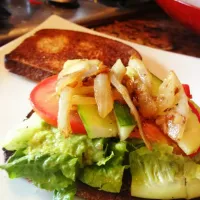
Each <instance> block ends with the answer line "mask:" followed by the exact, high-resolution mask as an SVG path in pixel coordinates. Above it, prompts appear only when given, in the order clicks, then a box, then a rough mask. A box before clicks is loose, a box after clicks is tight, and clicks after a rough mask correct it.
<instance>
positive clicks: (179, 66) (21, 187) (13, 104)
mask: <svg viewBox="0 0 200 200" xmlns="http://www.w3.org/2000/svg"><path fill="white" fill-rule="evenodd" d="M44 28H57V29H70V30H77V31H84V32H89V33H93V34H96V35H101V36H105V37H108V38H112V39H115V40H118V41H121V42H123V43H126V44H128V45H130V46H132V47H134V48H135V49H137V50H138V51H139V52H140V54H141V55H142V57H143V60H144V62H145V64H146V66H147V67H148V68H149V69H150V70H151V71H152V72H153V73H154V74H155V75H157V76H158V77H160V78H163V77H164V76H165V75H166V72H167V71H168V70H174V71H175V72H176V73H177V74H178V77H179V78H180V80H181V82H182V83H187V84H189V85H190V87H191V92H192V94H193V98H194V100H196V102H197V103H199V104H200V102H198V100H200V92H199V85H200V59H198V58H194V57H189V56H184V55H180V54H175V53H170V52H165V51H161V50H157V49H153V48H149V47H145V46H142V45H138V44H134V43H131V42H127V41H124V40H120V39H116V38H113V37H111V36H108V35H105V34H100V33H97V32H95V31H92V30H89V29H86V28H84V27H81V26H78V25H76V24H73V23H71V22H69V21H67V20H64V19H62V18H60V17H58V16H55V15H53V16H51V17H49V18H48V19H47V20H46V21H45V22H44V23H42V24H41V25H40V26H38V27H37V28H36V29H34V30H33V31H31V32H29V33H27V34H25V35H24V36H22V37H20V38H18V39H16V40H14V41H12V42H10V43H9V44H7V45H5V46H3V47H1V48H0V128H1V129H0V130H1V131H0V142H2V141H3V139H4V137H5V134H6V132H7V131H8V130H9V129H10V128H12V127H14V126H16V125H17V124H18V123H19V122H21V121H22V120H23V118H24V117H25V116H26V114H27V113H28V112H29V111H30V110H31V106H30V104H29V100H28V98H29V93H30V91H31V89H32V88H33V87H34V85H35V83H34V82H31V81H29V80H27V79H24V78H23V77H21V76H17V75H14V74H11V73H9V72H8V71H7V70H6V69H5V68H4V55H5V54H6V53H8V52H10V51H11V50H12V49H14V48H15V47H16V46H18V45H19V44H20V43H21V42H22V41H23V40H24V39H25V38H26V37H28V36H30V35H32V34H33V33H34V32H35V31H37V30H39V29H44ZM183 45H184V44H183ZM0 163H3V152H2V150H0ZM0 199H1V200H33V199H34V200H50V199H52V194H51V193H50V192H46V191H42V190H40V189H37V188H36V187H34V186H33V185H32V184H30V183H28V182H27V181H26V180H23V179H17V180H9V179H8V177H7V174H6V173H5V172H3V171H0Z"/></svg>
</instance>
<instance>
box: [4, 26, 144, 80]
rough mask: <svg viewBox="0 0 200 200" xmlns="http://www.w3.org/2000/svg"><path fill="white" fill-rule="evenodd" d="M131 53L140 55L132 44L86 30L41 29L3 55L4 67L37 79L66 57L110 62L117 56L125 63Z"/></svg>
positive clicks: (54, 71)
mask: <svg viewBox="0 0 200 200" xmlns="http://www.w3.org/2000/svg"><path fill="white" fill-rule="evenodd" d="M131 55H135V56H136V57H138V58H141V56H140V54H139V53H138V52H137V51H136V50H135V49H133V48H132V47H130V46H128V45H126V44H123V43H120V42H118V41H115V40H111V39H108V38H104V37H100V36H96V35H92V34H89V33H84V32H78V31H70V30H58V29H43V30H40V31H38V32H36V33H35V34H34V35H33V36H31V37H29V38H27V39H26V40H24V41H23V42H22V43H21V44H20V45H19V46H18V47H17V48H16V49H14V50H13V51H12V52H10V53H9V54H7V55H6V56H5V66H6V68H7V69H8V70H9V71H11V72H13V73H16V74H19V75H22V76H25V77H27V78H29V79H32V80H35V81H40V80H42V79H44V78H46V77H48V76H50V75H53V74H57V73H59V72H60V71H61V69H62V67H63V64H64V62H65V61H66V60H68V59H99V60H101V61H102V62H104V64H105V65H107V66H110V67H111V66H112V65H113V64H114V63H115V62H116V60H117V59H118V58H120V59H121V60H122V62H123V63H124V64H125V65H126V64H127V63H128V60H129V58H130V56H131Z"/></svg>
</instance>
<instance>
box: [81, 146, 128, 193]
mask: <svg viewBox="0 0 200 200" xmlns="http://www.w3.org/2000/svg"><path fill="white" fill-rule="evenodd" d="M126 151H127V149H126V142H110V144H109V147H108V152H111V153H110V155H109V156H108V157H107V158H105V159H104V160H102V161H101V162H100V161H99V162H98V163H97V164H98V165H99V166H97V165H92V166H89V167H85V168H84V169H82V170H81V172H80V174H79V177H78V178H79V179H80V180H81V181H82V182H83V183H85V184H87V185H90V186H92V187H95V188H98V189H100V190H104V191H107V192H114V193H118V192H120V189H121V185H122V178H123V174H124V169H125V166H124V165H123V160H124V154H125V152H126Z"/></svg>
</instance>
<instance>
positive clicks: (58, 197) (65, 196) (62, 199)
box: [53, 184, 76, 200]
mask: <svg viewBox="0 0 200 200" xmlns="http://www.w3.org/2000/svg"><path fill="white" fill-rule="evenodd" d="M75 194H76V185H75V184H72V185H70V186H69V187H67V188H64V189H61V190H55V191H54V194H53V200H73V199H74V196H75Z"/></svg>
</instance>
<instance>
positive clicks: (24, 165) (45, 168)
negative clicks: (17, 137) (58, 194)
mask: <svg viewBox="0 0 200 200" xmlns="http://www.w3.org/2000/svg"><path fill="white" fill-rule="evenodd" d="M19 154H21V157H19ZM0 168H1V169H4V170H6V171H7V173H8V175H9V177H10V178H19V177H22V178H26V179H29V180H31V181H32V182H33V183H34V184H35V185H36V186H37V187H40V188H43V189H46V190H55V189H56V190H60V189H62V188H66V187H68V186H69V185H71V184H72V183H73V182H74V180H75V178H76V173H77V169H78V159H77V158H71V157H70V156H62V155H60V156H57V155H55V156H49V155H38V156H36V157H33V156H30V155H23V156H22V151H21V152H18V151H17V152H16V153H15V154H14V155H13V156H12V157H11V158H10V159H9V160H8V163H7V164H4V165H1V166H0Z"/></svg>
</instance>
